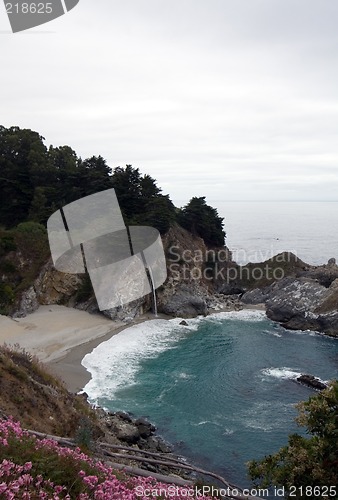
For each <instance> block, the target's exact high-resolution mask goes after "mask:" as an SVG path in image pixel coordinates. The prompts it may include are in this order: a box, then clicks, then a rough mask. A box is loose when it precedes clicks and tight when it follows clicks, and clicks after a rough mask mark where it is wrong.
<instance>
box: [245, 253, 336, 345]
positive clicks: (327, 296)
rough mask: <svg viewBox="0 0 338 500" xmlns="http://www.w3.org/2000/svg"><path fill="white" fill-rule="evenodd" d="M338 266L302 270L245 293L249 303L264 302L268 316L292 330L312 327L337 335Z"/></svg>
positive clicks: (333, 264)
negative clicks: (292, 275)
mask: <svg viewBox="0 0 338 500" xmlns="http://www.w3.org/2000/svg"><path fill="white" fill-rule="evenodd" d="M337 275H338V266H336V264H335V263H334V262H333V261H331V262H330V264H327V265H325V266H318V267H311V268H309V269H308V270H307V271H306V272H305V271H299V272H298V273H297V275H296V276H294V277H286V278H283V279H281V280H278V281H276V282H274V283H273V284H271V285H269V286H265V287H262V288H255V289H253V290H250V291H248V292H246V293H245V294H244V295H243V296H242V301H243V302H244V303H246V304H258V303H264V304H265V305H266V312H267V316H268V317H269V318H270V319H272V320H273V321H277V322H279V323H280V324H281V325H282V326H284V327H285V328H288V329H292V330H313V331H319V332H322V333H325V334H327V335H331V336H338V278H337V277H336V276H337Z"/></svg>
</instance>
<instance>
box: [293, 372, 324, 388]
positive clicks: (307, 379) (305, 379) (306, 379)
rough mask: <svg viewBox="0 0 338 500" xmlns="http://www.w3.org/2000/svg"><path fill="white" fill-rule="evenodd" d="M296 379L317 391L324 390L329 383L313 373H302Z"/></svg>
mask: <svg viewBox="0 0 338 500" xmlns="http://www.w3.org/2000/svg"><path fill="white" fill-rule="evenodd" d="M295 380H296V382H298V383H300V384H302V385H306V386H307V387H310V389H315V390H316V391H323V390H324V389H326V388H327V384H325V383H324V382H323V381H322V380H320V379H319V378H317V377H314V376H313V375H307V374H304V375H300V376H299V377H297V378H296V379H295Z"/></svg>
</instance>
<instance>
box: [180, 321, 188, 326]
mask: <svg viewBox="0 0 338 500" xmlns="http://www.w3.org/2000/svg"><path fill="white" fill-rule="evenodd" d="M180 325H182V326H188V323H187V322H186V321H185V320H183V321H181V322H180Z"/></svg>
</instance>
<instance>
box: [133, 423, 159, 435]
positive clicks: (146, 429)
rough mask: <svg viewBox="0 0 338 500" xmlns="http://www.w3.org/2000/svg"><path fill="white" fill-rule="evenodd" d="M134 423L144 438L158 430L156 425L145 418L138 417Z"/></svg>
mask: <svg viewBox="0 0 338 500" xmlns="http://www.w3.org/2000/svg"><path fill="white" fill-rule="evenodd" d="M134 424H135V426H136V427H137V430H138V433H139V435H140V436H141V437H142V438H143V439H146V438H148V437H150V436H151V435H152V434H153V433H154V432H155V430H156V427H155V426H154V425H153V424H151V423H150V422H148V420H146V419H145V418H138V419H137V420H135V422H134Z"/></svg>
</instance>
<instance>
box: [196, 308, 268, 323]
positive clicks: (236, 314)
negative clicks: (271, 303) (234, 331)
mask: <svg viewBox="0 0 338 500" xmlns="http://www.w3.org/2000/svg"><path fill="white" fill-rule="evenodd" d="M204 319H205V320H206V321H208V319H212V320H218V321H223V320H225V319H228V320H239V321H250V322H257V321H263V320H265V319H267V316H266V313H265V311H261V310H257V309H242V310H241V311H223V312H219V313H213V314H210V316H208V317H207V318H204Z"/></svg>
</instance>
